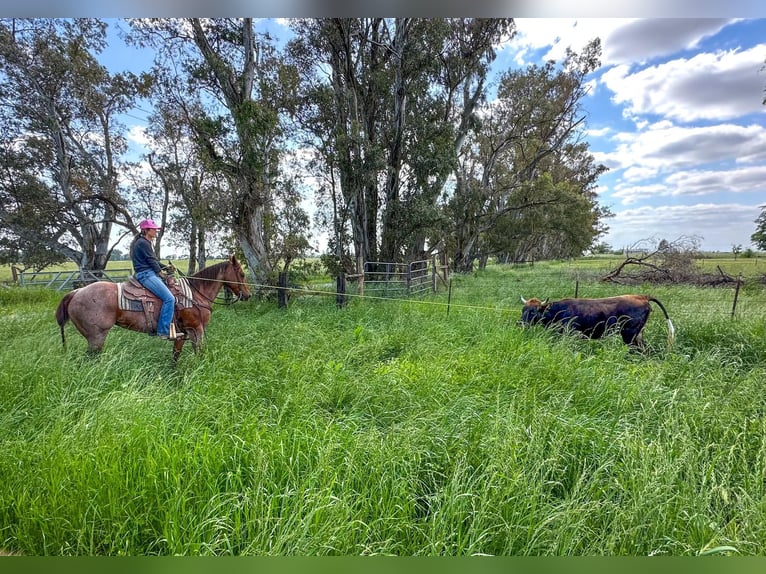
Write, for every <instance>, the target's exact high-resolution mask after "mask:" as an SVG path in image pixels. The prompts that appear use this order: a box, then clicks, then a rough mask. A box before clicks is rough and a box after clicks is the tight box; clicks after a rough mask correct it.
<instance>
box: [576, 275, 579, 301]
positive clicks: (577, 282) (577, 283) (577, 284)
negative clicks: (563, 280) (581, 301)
mask: <svg viewBox="0 0 766 574" xmlns="http://www.w3.org/2000/svg"><path fill="white" fill-rule="evenodd" d="M579 293H580V280H579V279H575V299H577V295H578V294H579Z"/></svg>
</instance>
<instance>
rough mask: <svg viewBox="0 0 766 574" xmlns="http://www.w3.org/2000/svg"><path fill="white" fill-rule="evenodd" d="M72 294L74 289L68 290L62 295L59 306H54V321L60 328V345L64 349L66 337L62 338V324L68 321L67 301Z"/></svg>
mask: <svg viewBox="0 0 766 574" xmlns="http://www.w3.org/2000/svg"><path fill="white" fill-rule="evenodd" d="M73 295H74V291H70V292H69V293H67V294H66V295H64V298H63V299H62V300H61V303H59V306H58V307H56V322H57V323H58V324H59V328H60V329H61V345H62V346H63V347H64V349H66V339H64V325H66V322H67V321H69V302H70V301H71V300H72V296H73Z"/></svg>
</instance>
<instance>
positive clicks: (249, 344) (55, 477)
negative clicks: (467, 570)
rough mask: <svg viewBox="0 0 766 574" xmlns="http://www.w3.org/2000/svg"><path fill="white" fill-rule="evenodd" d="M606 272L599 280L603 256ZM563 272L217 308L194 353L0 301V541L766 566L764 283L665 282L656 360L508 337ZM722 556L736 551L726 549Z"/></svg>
mask: <svg viewBox="0 0 766 574" xmlns="http://www.w3.org/2000/svg"><path fill="white" fill-rule="evenodd" d="M589 263H593V264H594V265H599V264H603V263H600V260H598V259H596V260H594V261H593V262H589ZM578 275H579V276H580V278H581V282H580V290H581V294H585V295H588V296H604V295H610V294H616V293H618V292H620V291H621V288H620V287H619V286H615V285H610V284H604V283H601V282H599V281H588V280H586V278H585V274H584V273H580V268H579V267H575V266H572V265H571V264H568V263H562V264H550V263H539V264H536V265H535V266H534V267H515V268H512V267H500V266H490V267H488V268H487V269H486V270H483V271H480V272H477V273H475V274H472V275H458V276H455V277H453V280H452V299H451V306H450V308H449V314H447V312H446V311H447V304H446V295H445V294H444V293H441V294H439V295H438V296H434V297H432V298H429V299H426V300H422V301H410V302H405V301H380V300H373V299H370V300H365V299H352V300H351V302H350V304H349V305H348V306H347V307H346V308H345V309H343V310H339V309H337V308H336V306H335V301H334V294H331V296H328V297H319V296H303V297H300V296H298V297H292V298H291V302H290V306H289V308H288V309H287V310H284V309H278V308H277V307H276V305H275V304H274V303H273V302H269V303H266V302H257V301H254V300H251V301H249V302H246V303H245V302H240V303H237V304H235V305H233V306H229V307H224V306H222V307H218V306H216V307H215V312H214V314H213V317H212V320H211V322H210V325H209V329H208V332H207V348H206V352H205V353H204V354H203V355H201V356H195V355H193V354H191V352H189V351H188V350H186V349H185V350H184V352H183V354H182V355H181V359H180V361H179V365H178V368H177V369H173V368H172V367H171V361H170V353H171V350H170V345H168V344H163V342H160V341H157V340H156V339H155V338H151V337H147V336H145V335H140V334H137V333H132V332H128V331H124V330H120V329H115V330H114V331H113V332H112V333H111V334H110V335H109V339H108V341H107V346H106V349H105V351H104V353H103V354H102V355H101V356H99V357H97V358H95V359H88V358H86V357H85V355H84V350H85V342H84V340H83V339H82V338H81V337H79V335H77V333H76V332H75V330H74V329H73V328H72V326H71V325H68V326H67V330H66V333H67V343H68V349H67V350H66V351H64V350H63V349H62V348H61V341H60V335H59V330H58V326H57V325H56V324H55V321H54V320H53V310H54V309H55V306H56V304H57V301H58V299H59V298H60V294H57V293H55V292H53V291H50V290H22V289H1V288H0V313H2V317H3V320H2V321H1V322H0V339H2V341H3V342H4V345H3V348H2V349H1V350H0V353H1V354H2V355H1V356H0V437H1V438H0V446H1V447H2V450H3V454H4V456H3V457H2V458H0V476H2V477H3V480H2V481H0V500H2V501H3V504H2V505H0V539H1V540H2V545H3V549H4V550H6V551H12V552H16V553H21V554H27V555H110V556H114V555H152V554H159V555H176V554H180V555H256V556H266V555H282V556H286V555H304V556H317V555H344V556H347V555H348V556H350V555H354V556H358V555H370V554H393V555H401V556H410V555H422V556H469V555H474V554H495V555H506V556H511V555H513V556H521V555H531V556H539V555H559V556H561V555H630V556H647V555H673V556H682V555H686V556H688V555H697V554H705V553H715V552H736V553H739V554H740V555H752V556H760V555H763V554H764V553H766V543H765V542H764V541H766V529H765V528H764V525H765V524H766V514H765V513H766V510H765V509H764V505H763V504H762V501H763V495H764V491H763V488H764V487H763V476H764V474H765V473H766V462H764V461H766V446H764V442H763V436H764V433H766V426H764V422H763V420H762V416H761V414H762V413H763V410H764V406H765V405H764V397H766V376H765V375H766V359H765V357H766V331H765V330H764V325H765V324H766V322H764V318H765V317H764V311H763V309H764V308H766V307H765V306H764V305H763V304H762V301H763V300H764V296H765V294H764V292H763V289H761V290H760V291H754V292H752V293H747V294H744V295H743V294H742V293H741V294H740V296H741V299H740V305H742V306H743V309H744V310H745V311H746V312H742V313H740V314H738V316H737V318H736V319H734V320H732V319H730V318H729V316H728V311H729V309H730V306H731V297H732V293H731V291H730V290H724V289H712V290H705V289H700V288H679V287H662V288H658V289H657V290H656V292H655V293H654V294H655V295H657V296H658V297H659V298H660V299H661V300H662V301H663V303H664V304H665V305H666V307H667V308H668V310H669V312H670V314H671V317H672V318H673V319H674V321H675V323H676V328H677V330H678V333H677V344H676V346H675V347H673V348H670V349H667V348H666V347H665V344H664V336H665V329H666V328H665V325H664V321H663V320H662V319H661V317H660V316H659V314H653V316H652V317H651V318H650V320H649V324H648V326H647V334H646V338H647V341H648V343H649V344H650V346H651V353H650V354H649V355H648V356H643V355H638V354H635V353H631V352H629V351H627V350H626V348H625V346H624V345H623V344H622V342H621V341H620V340H619V339H618V338H611V339H605V340H602V341H588V340H584V339H579V338H576V337H567V336H561V335H557V334H554V333H552V332H550V331H546V330H543V329H537V328H530V329H522V328H520V327H519V326H517V324H516V320H517V319H518V316H519V313H520V306H521V305H520V302H519V295H524V296H525V297H530V296H542V297H545V296H550V297H559V296H565V295H571V294H572V291H573V289H574V280H575V277H576V276H578ZM723 549H726V550H723Z"/></svg>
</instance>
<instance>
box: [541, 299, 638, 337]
mask: <svg viewBox="0 0 766 574" xmlns="http://www.w3.org/2000/svg"><path fill="white" fill-rule="evenodd" d="M650 311H651V308H650V306H649V299H648V297H646V296H645V295H623V296H617V297H605V298H601V299H587V298H579V299H573V298H570V299H561V300H559V301H554V302H552V303H550V305H548V307H547V308H546V309H545V313H544V315H543V323H544V324H546V325H556V326H561V327H564V328H569V329H573V330H575V331H579V332H581V333H583V334H585V335H587V336H588V337H591V338H594V339H598V338H600V337H602V336H603V335H604V334H605V333H606V332H607V331H608V330H610V329H619V331H620V332H621V333H623V335H626V334H627V335H629V338H631V339H632V338H633V337H634V336H636V335H637V334H638V333H640V331H641V329H643V327H644V325H645V324H646V321H647V319H648V317H649V312H650Z"/></svg>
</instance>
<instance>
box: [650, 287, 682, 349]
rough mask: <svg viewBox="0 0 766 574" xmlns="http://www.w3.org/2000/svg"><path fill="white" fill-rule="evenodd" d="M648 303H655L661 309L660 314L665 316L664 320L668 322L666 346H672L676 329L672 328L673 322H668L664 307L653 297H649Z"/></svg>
mask: <svg viewBox="0 0 766 574" xmlns="http://www.w3.org/2000/svg"><path fill="white" fill-rule="evenodd" d="M649 301H653V302H654V303H657V306H658V307H659V308H660V309H662V312H663V313H664V314H665V320H666V321H667V322H668V345H672V344H673V341H675V338H676V329H675V327H673V321H671V320H670V316H669V315H668V312H667V311H666V310H665V306H664V305H663V304H662V303H660V302H659V301H658V300H657V299H655V298H654V297H649Z"/></svg>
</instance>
